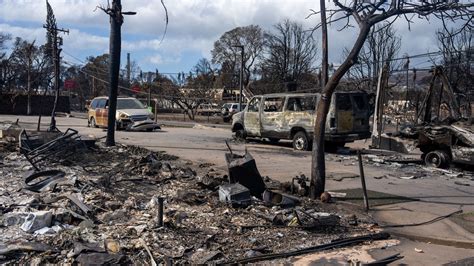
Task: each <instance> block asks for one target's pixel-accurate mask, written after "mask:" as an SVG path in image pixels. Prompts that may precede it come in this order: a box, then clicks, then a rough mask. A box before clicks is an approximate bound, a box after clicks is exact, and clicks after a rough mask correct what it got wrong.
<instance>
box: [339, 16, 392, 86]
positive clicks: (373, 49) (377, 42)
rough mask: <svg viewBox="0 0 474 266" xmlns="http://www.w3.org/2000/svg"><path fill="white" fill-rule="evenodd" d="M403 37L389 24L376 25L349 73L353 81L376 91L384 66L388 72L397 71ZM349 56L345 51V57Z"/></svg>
mask: <svg viewBox="0 0 474 266" xmlns="http://www.w3.org/2000/svg"><path fill="white" fill-rule="evenodd" d="M400 46H401V37H400V36H398V35H397V32H396V30H395V28H393V26H392V25H390V24H389V23H388V22H385V23H383V24H381V25H376V26H375V27H373V28H372V29H371V30H370V33H369V35H368V36H367V40H366V41H365V44H364V46H362V49H361V50H360V53H359V57H358V59H357V63H356V64H355V65H354V66H353V67H352V68H351V69H350V70H349V71H348V72H347V75H348V76H349V78H350V79H351V80H354V81H356V82H357V83H359V84H363V85H365V86H363V87H364V88H365V89H368V90H371V91H375V87H376V85H377V77H378V75H379V73H380V71H381V70H382V67H383V65H384V64H387V65H388V70H389V71H391V70H393V69H396V68H397V66H398V64H396V62H395V61H393V59H394V58H396V57H397V55H398V52H399V51H400ZM348 54H349V51H348V50H345V51H344V55H343V56H344V57H346V56H347V55H348Z"/></svg>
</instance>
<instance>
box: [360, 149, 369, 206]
mask: <svg viewBox="0 0 474 266" xmlns="http://www.w3.org/2000/svg"><path fill="white" fill-rule="evenodd" d="M357 158H358V159H359V171H360V182H361V183H362V192H363V193H364V206H365V210H366V211H369V199H368V197H367V188H366V186H365V175H364V165H363V164H362V155H361V152H360V150H358V151H357Z"/></svg>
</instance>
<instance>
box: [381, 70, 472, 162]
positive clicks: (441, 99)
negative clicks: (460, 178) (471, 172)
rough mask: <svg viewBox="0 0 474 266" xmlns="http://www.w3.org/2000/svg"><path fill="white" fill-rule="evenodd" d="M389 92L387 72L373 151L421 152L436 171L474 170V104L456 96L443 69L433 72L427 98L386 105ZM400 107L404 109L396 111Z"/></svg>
mask: <svg viewBox="0 0 474 266" xmlns="http://www.w3.org/2000/svg"><path fill="white" fill-rule="evenodd" d="M386 88H388V75H387V69H386V68H384V70H383V71H381V74H380V77H379V82H378V86H377V95H376V99H375V101H376V102H375V107H376V108H375V113H374V120H373V121H374V123H373V125H374V126H373V131H372V147H373V148H376V149H383V150H391V151H396V152H399V153H405V154H408V153H412V152H413V151H414V150H415V149H419V151H420V153H421V160H422V161H423V163H425V164H426V165H427V166H430V167H435V168H449V167H450V166H451V163H457V164H461V165H465V166H468V167H472V166H474V127H473V120H472V116H473V113H472V103H471V101H470V100H469V98H468V97H467V101H466V96H463V95H457V94H455V93H454V92H453V90H452V88H451V86H450V83H449V81H448V78H447V76H446V74H445V72H444V69H443V68H442V67H436V68H434V69H433V70H432V78H431V82H430V86H429V88H428V90H427V92H426V94H425V95H424V97H422V96H423V95H421V94H420V93H419V92H417V93H416V95H415V96H416V97H414V98H413V97H412V99H411V100H408V99H409V98H408V92H407V96H406V97H407V100H406V101H387V99H385V98H386V96H387V95H388V92H386ZM462 99H464V103H463V101H462ZM460 102H461V103H462V104H460ZM397 104H398V105H400V104H402V105H403V107H401V108H397V107H396V105H397ZM410 107H412V109H413V108H414V110H411V109H410ZM394 121H395V122H394ZM394 124H396V125H394Z"/></svg>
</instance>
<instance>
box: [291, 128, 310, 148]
mask: <svg viewBox="0 0 474 266" xmlns="http://www.w3.org/2000/svg"><path fill="white" fill-rule="evenodd" d="M293 148H294V149H295V150H298V151H309V150H310V144H309V141H308V137H307V136H306V133H304V132H303V131H298V132H297V133H296V134H295V136H294V137H293Z"/></svg>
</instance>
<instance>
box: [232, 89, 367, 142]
mask: <svg viewBox="0 0 474 266" xmlns="http://www.w3.org/2000/svg"><path fill="white" fill-rule="evenodd" d="M320 97H321V95H320V94H309V93H281V94H267V95H259V96H255V97H253V98H252V99H251V100H250V102H249V104H248V105H247V106H246V108H245V109H244V110H243V111H242V112H239V113H237V114H235V115H234V116H233V117H232V119H233V122H232V131H233V132H235V134H236V136H237V137H240V138H247V137H256V138H268V139H269V140H270V141H271V142H278V141H279V140H280V139H289V140H293V148H294V149H296V150H310V149H311V143H312V136H313V130H314V122H315V108H316V104H317V103H318V101H319V99H320ZM370 109H371V108H370V106H369V101H368V94H367V93H365V92H337V93H335V94H334V96H333V97H332V100H331V106H330V109H329V114H328V118H327V123H326V134H325V138H326V141H327V143H328V145H327V146H328V147H338V146H344V144H345V143H347V142H352V141H354V140H358V139H365V138H368V137H369V136H370V131H369V116H370Z"/></svg>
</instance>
